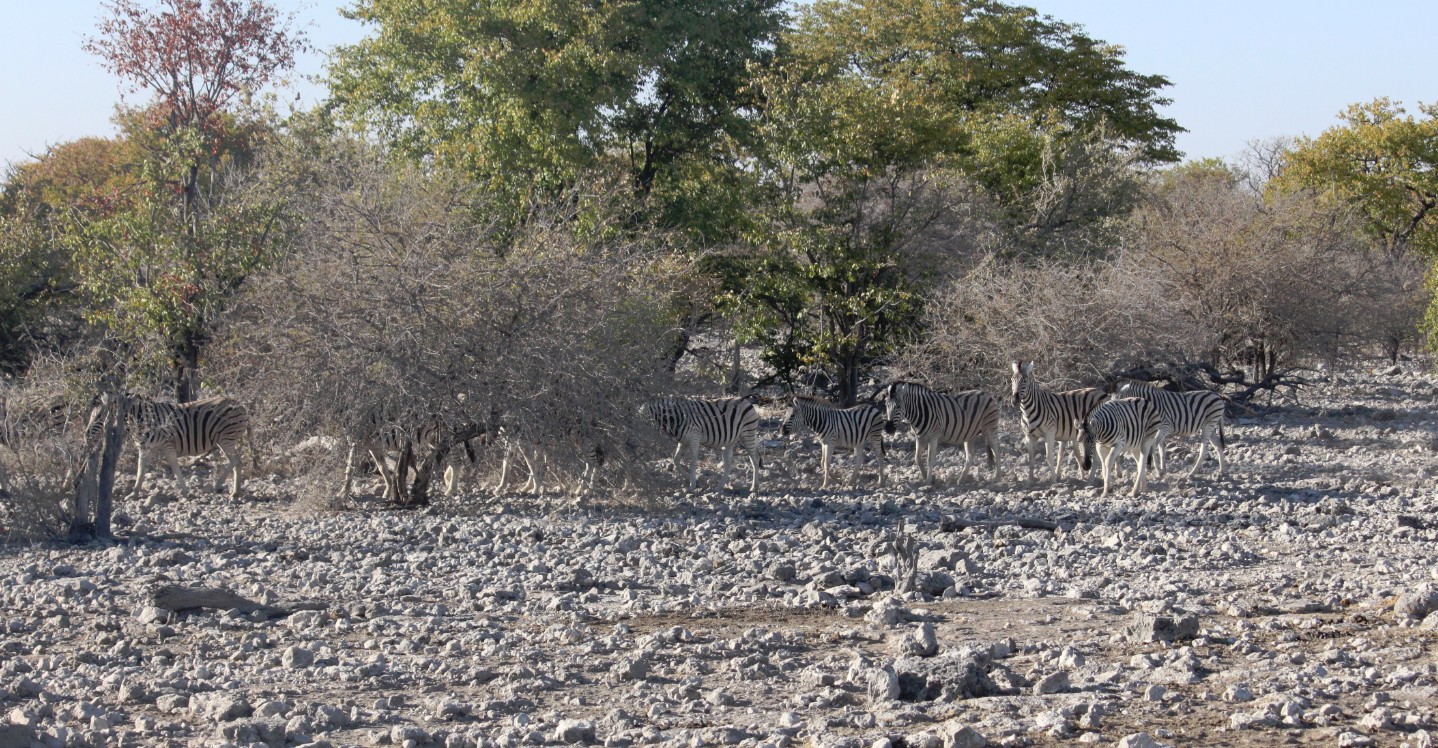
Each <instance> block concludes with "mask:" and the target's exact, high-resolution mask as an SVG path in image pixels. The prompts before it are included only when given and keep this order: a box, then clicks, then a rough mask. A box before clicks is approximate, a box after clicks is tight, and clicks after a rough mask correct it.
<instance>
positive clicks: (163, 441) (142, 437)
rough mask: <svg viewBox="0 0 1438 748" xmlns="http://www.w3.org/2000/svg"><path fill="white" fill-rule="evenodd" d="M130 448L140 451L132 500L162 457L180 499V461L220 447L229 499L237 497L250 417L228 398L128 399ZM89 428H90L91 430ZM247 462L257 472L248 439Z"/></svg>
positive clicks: (182, 490)
mask: <svg viewBox="0 0 1438 748" xmlns="http://www.w3.org/2000/svg"><path fill="white" fill-rule="evenodd" d="M125 415H126V417H127V418H128V419H129V422H130V426H129V427H130V429H131V433H132V434H133V436H134V438H135V449H136V451H137V452H139V453H140V457H139V466H138V467H137V468H136V470H135V487H134V488H133V489H132V490H131V492H130V495H131V496H132V497H134V496H139V494H140V489H141V488H143V487H144V484H145V472H146V469H147V468H148V467H149V466H150V464H151V462H152V461H153V460H154V458H155V457H157V456H158V457H161V458H163V459H164V460H165V461H166V463H167V464H169V466H170V470H171V471H172V472H173V473H174V474H175V480H176V482H178V483H179V486H180V495H181V496H184V495H185V485H186V482H185V473H184V471H183V470H181V469H180V459H179V458H181V457H200V456H203V455H206V454H209V453H210V452H212V451H214V450H215V449H217V448H218V449H219V450H220V452H222V453H223V454H224V455H225V459H227V460H229V472H230V477H231V480H230V497H231V498H234V497H235V496H238V495H239V493H240V438H241V437H244V438H245V439H246V440H247V441H250V414H249V413H248V412H246V411H245V408H244V406H242V405H240V404H239V403H237V402H235V401H234V400H231V399H230V398H228V397H210V398H205V399H204V400H196V401H194V402H190V403H166V402H159V401H156V400H151V399H149V398H145V397H140V396H134V395H132V396H131V397H130V407H129V409H128V410H127V411H126V414H125ZM92 428H93V426H92ZM250 458H251V460H252V462H253V466H254V467H255V469H258V468H259V455H258V454H257V453H256V452H255V448H254V443H253V441H250ZM216 477H217V478H219V480H218V481H216V484H215V490H217V491H218V490H220V488H221V487H222V486H223V485H224V483H223V481H224V477H223V474H222V473H220V474H217V475H216Z"/></svg>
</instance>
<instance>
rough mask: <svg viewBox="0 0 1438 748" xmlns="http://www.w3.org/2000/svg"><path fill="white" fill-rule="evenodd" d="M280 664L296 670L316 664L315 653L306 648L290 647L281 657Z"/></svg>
mask: <svg viewBox="0 0 1438 748" xmlns="http://www.w3.org/2000/svg"><path fill="white" fill-rule="evenodd" d="M280 663H281V664H283V665H284V666H285V667H286V668H289V669H291V670H294V669H296V668H305V667H309V666H310V665H313V664H315V653H314V652H311V651H310V650H308V649H305V648H304V647H289V648H287V649H285V651H284V653H283V654H281V655H280Z"/></svg>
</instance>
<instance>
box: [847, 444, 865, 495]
mask: <svg viewBox="0 0 1438 748" xmlns="http://www.w3.org/2000/svg"><path fill="white" fill-rule="evenodd" d="M862 472H864V443H863V442H859V443H858V444H855V445H854V478H853V480H851V481H849V488H851V489H857V488H858V487H859V474H860V473H862Z"/></svg>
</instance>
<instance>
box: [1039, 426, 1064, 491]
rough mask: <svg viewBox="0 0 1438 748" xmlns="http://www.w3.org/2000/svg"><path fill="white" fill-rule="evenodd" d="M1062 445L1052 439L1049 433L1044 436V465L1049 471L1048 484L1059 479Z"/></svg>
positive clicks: (1062, 455) (1052, 436)
mask: <svg viewBox="0 0 1438 748" xmlns="http://www.w3.org/2000/svg"><path fill="white" fill-rule="evenodd" d="M1063 449H1064V443H1063V442H1061V441H1057V440H1055V439H1054V435H1053V434H1051V433H1045V434H1044V463H1045V465H1047V467H1048V469H1049V483H1055V482H1057V481H1058V479H1059V467H1060V464H1059V463H1060V461H1061V460H1063V457H1064V454H1063Z"/></svg>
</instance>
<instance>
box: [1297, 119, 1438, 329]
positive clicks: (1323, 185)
mask: <svg viewBox="0 0 1438 748" xmlns="http://www.w3.org/2000/svg"><path fill="white" fill-rule="evenodd" d="M1418 108H1419V110H1420V111H1421V112H1422V113H1423V116H1422V117H1414V116H1412V115H1409V114H1407V113H1406V112H1405V111H1404V109H1403V107H1402V106H1401V105H1399V104H1397V103H1394V102H1393V101H1391V100H1389V99H1386V98H1379V99H1374V100H1373V101H1371V102H1368V103H1366V104H1354V105H1352V106H1350V107H1348V109H1347V110H1345V111H1344V112H1343V113H1342V114H1341V115H1339V118H1340V119H1341V120H1343V124H1342V125H1339V126H1336V127H1332V128H1329V129H1328V130H1325V131H1324V132H1323V133H1322V134H1321V135H1319V136H1318V137H1316V138H1299V139H1298V140H1297V141H1295V143H1294V144H1293V147H1292V149H1291V150H1289V151H1288V152H1287V153H1286V154H1285V158H1284V159H1283V161H1282V170H1281V171H1280V172H1279V175H1278V176H1277V178H1275V179H1274V180H1273V181H1272V183H1271V184H1272V187H1273V189H1274V190H1276V191H1293V190H1298V189H1306V190H1312V191H1313V192H1314V193H1316V194H1317V195H1318V196H1319V197H1320V198H1322V199H1325V200H1327V201H1329V202H1330V203H1333V204H1335V205H1338V206H1343V207H1346V208H1349V209H1352V210H1355V211H1357V212H1358V213H1359V215H1361V216H1362V217H1363V220H1364V227H1365V230H1366V232H1367V234H1368V236H1369V237H1370V238H1371V239H1372V240H1373V241H1375V242H1376V243H1377V244H1378V245H1379V246H1380V247H1382V248H1384V249H1386V250H1387V251H1388V253H1389V254H1390V255H1391V256H1393V258H1394V261H1395V262H1400V261H1401V260H1402V256H1403V255H1404V254H1406V253H1407V252H1408V251H1410V250H1411V251H1415V252H1417V253H1419V254H1421V255H1423V256H1426V257H1428V258H1429V259H1430V261H1432V262H1433V263H1434V266H1433V267H1434V269H1433V270H1430V272H1429V292H1430V302H1429V307H1428V312H1427V315H1426V317H1425V320H1424V323H1423V324H1424V328H1425V329H1426V330H1427V332H1428V341H1429V346H1430V347H1438V296H1435V293H1438V104H1428V105H1422V104H1420V105H1419V107H1418ZM1394 335H1395V341H1397V342H1395V343H1394V344H1393V346H1392V347H1390V349H1389V350H1390V353H1393V354H1394V355H1396V351H1397V345H1398V342H1401V338H1398V337H1396V336H1397V332H1396V331H1395V333H1394Z"/></svg>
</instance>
